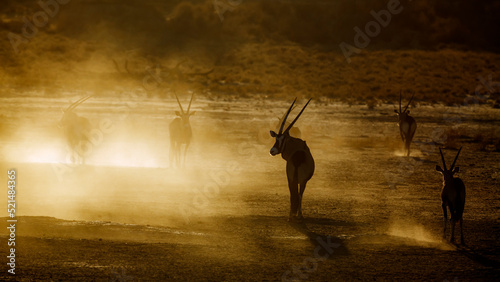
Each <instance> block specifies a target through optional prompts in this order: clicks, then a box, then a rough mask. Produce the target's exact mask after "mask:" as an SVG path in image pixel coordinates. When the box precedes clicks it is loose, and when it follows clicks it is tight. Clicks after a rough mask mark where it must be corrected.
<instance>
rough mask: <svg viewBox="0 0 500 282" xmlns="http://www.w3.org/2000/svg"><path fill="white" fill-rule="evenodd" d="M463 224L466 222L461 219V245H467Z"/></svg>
mask: <svg viewBox="0 0 500 282" xmlns="http://www.w3.org/2000/svg"><path fill="white" fill-rule="evenodd" d="M463 222H464V219H463V218H460V244H462V245H465V242H464V230H463Z"/></svg>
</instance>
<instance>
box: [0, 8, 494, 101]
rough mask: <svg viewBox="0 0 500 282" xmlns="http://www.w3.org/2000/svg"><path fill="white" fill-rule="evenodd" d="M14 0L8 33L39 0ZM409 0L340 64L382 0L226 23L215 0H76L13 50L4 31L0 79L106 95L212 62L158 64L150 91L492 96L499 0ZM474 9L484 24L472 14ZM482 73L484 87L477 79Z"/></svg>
mask: <svg viewBox="0 0 500 282" xmlns="http://www.w3.org/2000/svg"><path fill="white" fill-rule="evenodd" d="M18 3H19V2H13V1H11V2H8V3H7V4H6V5H5V6H3V7H2V8H1V9H2V12H3V13H2V14H3V15H4V16H3V20H2V23H1V27H2V28H3V29H4V30H5V32H16V33H19V32H20V30H21V28H22V26H23V23H22V21H21V18H22V16H21V15H23V14H27V15H30V14H33V13H34V12H36V11H37V9H39V7H38V6H37V5H36V3H35V2H34V1H28V0H26V1H22V4H24V5H22V6H21V5H18ZM413 4H414V5H412V6H410V5H408V6H407V7H408V8H405V10H404V11H403V13H402V14H400V15H395V16H393V19H392V22H391V24H390V25H389V26H388V27H387V29H385V30H383V31H382V32H381V34H380V35H379V36H378V37H376V38H374V39H373V40H372V42H371V44H370V45H369V47H368V48H367V49H366V50H363V51H362V53H361V54H359V55H355V56H353V57H352V62H351V63H350V64H348V63H347V61H346V60H345V58H344V56H343V54H342V53H341V52H340V49H339V48H338V44H339V43H340V42H342V41H346V42H348V43H351V44H352V42H351V41H352V38H353V36H354V32H353V30H352V28H353V27H354V26H362V25H363V24H364V23H366V22H367V21H368V20H371V18H370V17H371V15H370V14H369V11H370V10H372V9H373V10H380V9H382V8H384V7H385V5H386V1H381V0H377V1H375V0H373V1H368V2H367V3H366V6H361V5H358V4H354V2H352V1H340V0H339V1H332V2H321V1H319V2H318V1H317V2H314V3H311V2H305V1H304V2H302V1H298V2H288V1H272V2H269V1H266V2H264V1H244V2H243V3H242V4H241V5H239V6H237V7H236V8H235V9H234V10H233V11H227V12H226V13H225V15H224V16H225V17H224V21H223V22H221V21H220V20H219V17H218V16H217V14H216V13H215V11H214V7H213V3H212V2H211V1H171V2H169V3H168V4H166V3H163V2H159V1H150V3H149V5H145V4H143V2H140V1H124V2H123V1H122V2H120V3H119V4H117V2H116V1H111V0H109V1H85V2H84V1H72V2H71V3H70V4H68V5H67V6H62V7H61V11H60V13H59V15H58V16H57V17H56V18H54V19H53V20H52V21H51V22H50V24H49V25H48V26H47V27H45V28H41V29H40V31H39V33H38V34H37V35H36V36H35V37H34V38H33V39H31V40H30V42H29V43H27V44H22V45H21V47H20V53H19V54H17V55H16V54H14V53H13V51H12V48H11V46H10V43H9V42H8V40H6V39H7V38H6V37H3V39H2V41H0V58H1V60H2V68H1V69H0V81H1V82H2V85H3V87H16V88H17V89H20V90H22V89H26V88H27V89H30V88H33V87H36V88H37V89H40V88H42V89H45V95H48V96H51V95H57V93H60V91H59V90H67V89H75V88H76V89H82V90H83V89H85V90H90V91H99V92H101V93H104V95H105V93H106V92H107V91H108V90H109V91H116V90H117V89H118V90H120V89H137V91H141V88H142V78H144V77H145V76H147V75H148V73H147V71H146V69H147V68H151V67H154V66H156V65H162V66H165V67H169V68H173V67H174V66H175V65H177V64H178V63H179V62H184V63H183V64H182V65H181V66H180V68H181V70H182V71H183V72H186V73H188V72H197V71H198V72H199V71H204V70H205V71H206V70H210V69H213V72H212V73H210V74H209V75H207V76H200V77H193V78H182V79H180V78H178V77H176V78H173V77H169V78H167V77H166V76H167V75H166V74H165V73H163V75H164V77H163V78H164V79H163V80H162V83H161V85H159V87H158V88H155V89H153V90H151V89H148V91H149V92H150V93H148V95H149V96H164V95H165V93H168V92H170V91H171V90H172V89H177V90H187V89H194V90H195V91H197V92H202V93H204V94H205V95H207V96H209V97H210V96H214V95H215V96H226V95H231V96H240V95H241V96H249V95H253V94H262V95H265V96H266V97H288V96H289V95H293V96H305V97H326V98H331V99H334V100H337V101H343V102H347V103H350V104H355V103H366V104H367V105H368V106H369V107H371V108H373V107H375V106H377V105H379V104H380V103H393V102H394V100H395V98H396V97H397V95H398V93H399V91H404V92H410V91H413V92H416V93H418V94H417V95H416V98H415V103H444V104H447V105H464V104H467V103H466V101H467V100H466V99H467V97H469V99H470V98H471V97H475V95H476V94H478V95H481V98H480V99H479V100H478V103H488V104H491V105H495V103H496V106H498V102H497V101H498V97H499V96H498V93H499V92H498V91H499V90H498V83H497V82H496V80H497V79H498V77H500V69H499V67H498V62H500V55H498V54H497V53H495V51H496V50H497V48H498V44H497V41H498V38H497V37H494V36H489V34H492V33H488V32H490V31H491V32H493V31H494V30H496V29H495V27H497V26H498V20H497V19H496V18H495V17H493V15H495V14H496V11H498V10H500V6H499V4H498V1H484V2H482V3H481V4H478V3H474V4H473V5H472V4H470V3H466V2H465V1H460V2H459V3H458V4H456V5H451V4H446V3H439V4H434V3H433V2H432V1H418V3H413ZM464 9H466V10H467V12H468V14H464V12H463V10H464ZM476 14H477V15H479V14H480V15H481V19H482V22H481V24H479V23H477V22H475V21H473V20H472V19H475V17H474V15H476ZM312 15H314V16H312ZM347 15H350V16H347ZM144 19H148V20H144ZM82 22H84V23H85V24H84V25H82V24H80V23H82ZM478 25H481V26H478ZM478 30H480V32H479V31H478ZM473 31H474V32H473ZM112 59H115V60H117V61H119V62H120V63H122V64H124V63H125V62H128V63H129V68H130V70H131V71H132V72H133V73H134V74H135V76H134V77H133V78H129V79H128V80H127V79H124V77H123V76H122V75H121V74H120V73H117V70H116V69H115V67H114V65H113V62H112ZM160 72H161V71H160ZM488 77H491V79H490V80H491V81H490V83H493V86H494V87H492V88H490V89H487V88H486V87H484V81H489V80H488ZM481 79H483V81H481ZM495 83H496V84H495ZM476 89H478V92H477V93H476ZM142 90H143V89H142Z"/></svg>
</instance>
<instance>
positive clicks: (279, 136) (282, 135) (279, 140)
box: [269, 98, 312, 156]
mask: <svg viewBox="0 0 500 282" xmlns="http://www.w3.org/2000/svg"><path fill="white" fill-rule="evenodd" d="M311 100H312V98H311V99H309V101H307V103H306V105H305V106H304V107H303V108H302V110H301V111H300V113H299V114H298V115H297V117H296V118H295V119H294V120H293V121H292V123H290V125H288V127H287V128H286V129H285V131H283V127H284V126H285V123H286V119H287V118H288V115H289V114H290V112H291V111H292V108H293V105H294V104H295V101H297V98H295V100H293V103H292V105H291V106H290V108H288V111H287V112H286V114H285V117H284V118H283V121H282V122H281V126H280V130H279V131H278V133H276V132H274V131H272V130H271V132H270V133H271V137H273V138H276V143H274V146H273V147H272V148H271V151H270V152H269V153H270V154H271V155H272V156H276V155H277V154H281V152H282V151H283V147H284V145H285V142H286V139H287V138H288V137H290V134H289V131H290V128H292V126H293V125H294V124H295V122H296V121H297V119H299V117H300V115H301V114H302V112H303V111H304V110H305V108H306V107H307V105H308V104H309V102H311Z"/></svg>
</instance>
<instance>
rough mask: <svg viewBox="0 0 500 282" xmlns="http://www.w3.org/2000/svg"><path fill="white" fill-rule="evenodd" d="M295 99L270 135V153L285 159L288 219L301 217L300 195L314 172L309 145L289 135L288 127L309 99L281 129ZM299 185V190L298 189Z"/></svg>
mask: <svg viewBox="0 0 500 282" xmlns="http://www.w3.org/2000/svg"><path fill="white" fill-rule="evenodd" d="M296 100H297V98H295V100H294V101H293V103H292V105H291V106H290V108H289V109H288V111H287V113H286V114H285V117H284V119H283V121H282V123H281V126H280V129H279V131H278V133H276V132H274V131H271V137H273V138H275V139H276V143H274V146H273V147H272V148H271V151H270V154H271V155H272V156H276V155H277V154H281V157H282V158H283V159H284V160H285V161H286V175H287V178H288V189H290V216H289V220H293V219H294V218H295V217H298V218H299V219H302V218H303V216H302V195H303V194H304V190H306V184H307V181H309V179H311V177H312V176H313V174H314V159H313V157H312V155H311V151H309V147H307V144H306V142H305V141H303V140H302V139H299V138H295V137H292V136H290V129H291V128H292V127H293V125H294V124H295V122H296V121H297V119H298V118H299V117H300V115H301V114H302V112H304V109H305V108H306V107H307V105H308V104H309V102H310V101H311V99H309V101H307V103H306V105H305V106H304V107H303V108H302V110H301V111H300V113H299V114H298V115H297V117H296V118H295V119H294V120H293V121H292V123H290V125H288V127H287V128H286V129H285V130H284V131H283V127H284V126H285V123H286V119H287V117H288V115H289V114H290V111H291V110H292V107H293V105H294V104H295V101H296ZM299 185H300V191H299Z"/></svg>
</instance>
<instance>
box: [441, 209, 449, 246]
mask: <svg viewBox="0 0 500 282" xmlns="http://www.w3.org/2000/svg"><path fill="white" fill-rule="evenodd" d="M441 207H442V208H443V215H444V228H443V238H444V239H446V223H447V221H448V211H447V210H446V204H445V203H443V204H442V205H441Z"/></svg>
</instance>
